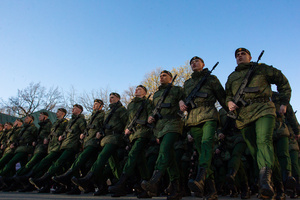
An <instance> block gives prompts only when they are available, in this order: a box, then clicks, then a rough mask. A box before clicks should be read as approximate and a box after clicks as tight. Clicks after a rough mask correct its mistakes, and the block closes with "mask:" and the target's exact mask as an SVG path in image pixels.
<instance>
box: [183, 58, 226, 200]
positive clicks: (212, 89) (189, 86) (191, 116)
mask: <svg viewBox="0 0 300 200" xmlns="http://www.w3.org/2000/svg"><path fill="white" fill-rule="evenodd" d="M190 65H191V68H192V70H193V73H192V77H191V78H190V79H188V80H187V81H185V83H184V92H185V95H186V96H189V94H190V93H191V92H192V90H193V89H194V88H195V87H196V86H197V84H199V82H200V81H202V80H203V79H205V78H206V79H205V82H203V84H202V85H201V87H200V89H199V90H198V91H197V95H196V97H195V98H194V99H193V102H194V104H195V106H194V108H193V107H191V105H186V104H185V102H184V101H182V100H181V101H180V102H179V105H180V110H181V111H183V112H184V111H188V117H187V120H186V122H185V125H186V126H187V127H188V128H189V129H190V133H191V135H192V137H193V138H194V141H195V147H196V149H197V151H198V154H199V163H198V172H197V176H196V178H195V179H194V180H192V179H191V180H190V181H189V183H188V185H189V188H190V189H191V191H193V192H198V193H199V194H200V196H202V195H203V193H204V183H205V180H206V178H208V180H207V184H208V188H209V193H208V196H207V198H208V199H217V198H218V196H217V191H216V189H215V182H214V178H213V171H212V169H211V161H212V156H213V143H214V135H215V132H216V130H217V121H218V111H217V109H216V107H215V103H216V101H217V100H218V101H219V103H220V104H221V106H222V107H223V108H226V104H225V96H226V94H225V91H224V88H223V87H222V85H221V83H220V81H219V80H218V78H217V77H216V76H213V75H209V76H208V77H207V75H206V74H209V71H208V69H207V68H206V69H203V68H204V66H205V64H204V61H203V59H202V58H200V57H198V56H195V57H193V58H192V59H191V60H190Z"/></svg>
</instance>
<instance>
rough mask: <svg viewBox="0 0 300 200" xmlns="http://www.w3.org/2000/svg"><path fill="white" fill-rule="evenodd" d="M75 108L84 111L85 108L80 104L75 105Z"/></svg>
mask: <svg viewBox="0 0 300 200" xmlns="http://www.w3.org/2000/svg"><path fill="white" fill-rule="evenodd" d="M73 107H77V108H79V109H80V110H82V111H83V107H82V106H81V105H79V104H75V105H74V106H73Z"/></svg>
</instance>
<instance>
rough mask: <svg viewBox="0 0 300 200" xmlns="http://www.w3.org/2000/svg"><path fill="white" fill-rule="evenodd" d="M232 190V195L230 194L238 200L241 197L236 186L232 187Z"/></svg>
mask: <svg viewBox="0 0 300 200" xmlns="http://www.w3.org/2000/svg"><path fill="white" fill-rule="evenodd" d="M230 190H231V194H230V197H231V198H237V197H238V196H239V193H238V190H237V188H236V186H235V185H232V186H230Z"/></svg>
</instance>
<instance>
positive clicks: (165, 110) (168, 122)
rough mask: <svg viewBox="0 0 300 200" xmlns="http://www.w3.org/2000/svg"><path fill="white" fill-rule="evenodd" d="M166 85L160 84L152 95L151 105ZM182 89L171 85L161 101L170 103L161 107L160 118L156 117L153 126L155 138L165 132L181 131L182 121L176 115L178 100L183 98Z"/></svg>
mask: <svg viewBox="0 0 300 200" xmlns="http://www.w3.org/2000/svg"><path fill="white" fill-rule="evenodd" d="M166 87H167V85H161V86H159V88H158V91H156V92H155V93H154V95H153V105H154V107H155V105H156V104H157V103H158V101H159V99H160V97H161V95H162V94H163V92H164V91H165V89H166ZM183 96H184V94H183V89H182V88H181V87H179V86H172V88H171V90H170V91H169V94H168V96H167V97H166V99H165V101H164V102H163V103H164V104H165V105H167V104H170V107H167V106H166V107H162V108H161V111H160V114H161V115H162V117H163V118H162V119H157V121H156V123H155V127H154V130H153V131H154V135H155V137H156V138H161V137H163V136H164V135H165V134H166V133H179V134H181V133H182V128H183V122H182V120H181V118H180V116H179V115H178V112H179V111H180V109H179V101H180V100H183Z"/></svg>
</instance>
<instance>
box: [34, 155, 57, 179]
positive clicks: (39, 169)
mask: <svg viewBox="0 0 300 200" xmlns="http://www.w3.org/2000/svg"><path fill="white" fill-rule="evenodd" d="M60 155H61V152H58V151H52V152H50V153H49V154H48V155H47V156H46V157H44V158H43V159H42V160H41V162H39V163H38V164H36V165H35V166H34V167H33V168H32V171H33V176H34V177H35V178H37V177H41V176H43V174H44V173H46V172H47V171H48V169H49V167H51V165H52V164H54V162H55V161H56V160H57V159H58V158H59V157H60Z"/></svg>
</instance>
